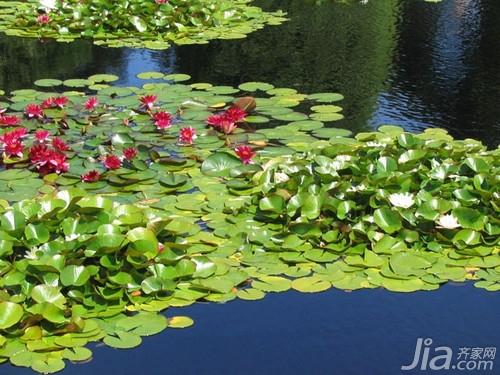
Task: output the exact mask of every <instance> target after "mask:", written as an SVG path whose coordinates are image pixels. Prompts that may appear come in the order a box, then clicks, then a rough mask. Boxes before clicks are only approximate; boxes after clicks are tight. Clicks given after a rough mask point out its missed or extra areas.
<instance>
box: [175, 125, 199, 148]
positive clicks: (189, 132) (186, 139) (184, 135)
mask: <svg viewBox="0 0 500 375" xmlns="http://www.w3.org/2000/svg"><path fill="white" fill-rule="evenodd" d="M196 137H197V136H196V130H194V129H193V128H192V127H190V126H189V127H187V128H182V129H181V130H180V131H179V143H181V144H184V145H192V144H193V141H194V140H195V139H196Z"/></svg>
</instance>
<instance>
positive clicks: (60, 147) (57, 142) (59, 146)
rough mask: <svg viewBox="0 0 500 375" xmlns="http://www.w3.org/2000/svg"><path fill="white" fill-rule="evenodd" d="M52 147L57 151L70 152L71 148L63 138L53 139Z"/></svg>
mask: <svg viewBox="0 0 500 375" xmlns="http://www.w3.org/2000/svg"><path fill="white" fill-rule="evenodd" d="M52 147H54V148H55V149H56V150H57V151H68V150H69V146H68V145H67V144H66V143H65V142H64V141H63V140H62V139H61V138H58V137H54V139H52Z"/></svg>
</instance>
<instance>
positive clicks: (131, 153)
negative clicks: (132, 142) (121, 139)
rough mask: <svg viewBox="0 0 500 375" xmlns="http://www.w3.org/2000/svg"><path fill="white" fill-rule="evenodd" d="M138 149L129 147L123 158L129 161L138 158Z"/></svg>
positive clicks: (125, 150) (124, 151)
mask: <svg viewBox="0 0 500 375" xmlns="http://www.w3.org/2000/svg"><path fill="white" fill-rule="evenodd" d="M137 153H138V151H137V149H136V148H134V147H129V148H126V149H124V150H123V157H124V158H125V159H127V160H128V161H131V160H133V159H134V158H135V157H136V156H137Z"/></svg>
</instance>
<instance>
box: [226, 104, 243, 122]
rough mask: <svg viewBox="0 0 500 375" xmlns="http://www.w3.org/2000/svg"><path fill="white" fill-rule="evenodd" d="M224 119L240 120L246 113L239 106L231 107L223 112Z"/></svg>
mask: <svg viewBox="0 0 500 375" xmlns="http://www.w3.org/2000/svg"><path fill="white" fill-rule="evenodd" d="M224 115H225V116H226V119H228V120H230V121H233V122H242V121H244V120H245V117H246V116H247V113H246V112H245V111H244V110H243V109H241V108H240V107H231V108H229V109H228V110H227V111H226V112H224Z"/></svg>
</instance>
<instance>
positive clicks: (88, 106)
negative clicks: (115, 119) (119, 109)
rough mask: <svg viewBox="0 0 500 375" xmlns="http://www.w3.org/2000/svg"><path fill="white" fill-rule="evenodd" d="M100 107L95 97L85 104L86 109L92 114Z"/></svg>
mask: <svg viewBox="0 0 500 375" xmlns="http://www.w3.org/2000/svg"><path fill="white" fill-rule="evenodd" d="M98 105H99V100H97V98H96V97H95V96H91V97H90V98H88V99H87V101H86V102H85V104H84V107H85V109H86V110H87V111H90V112H92V111H93V110H94V109H95V108H96V107H97V106H98Z"/></svg>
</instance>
